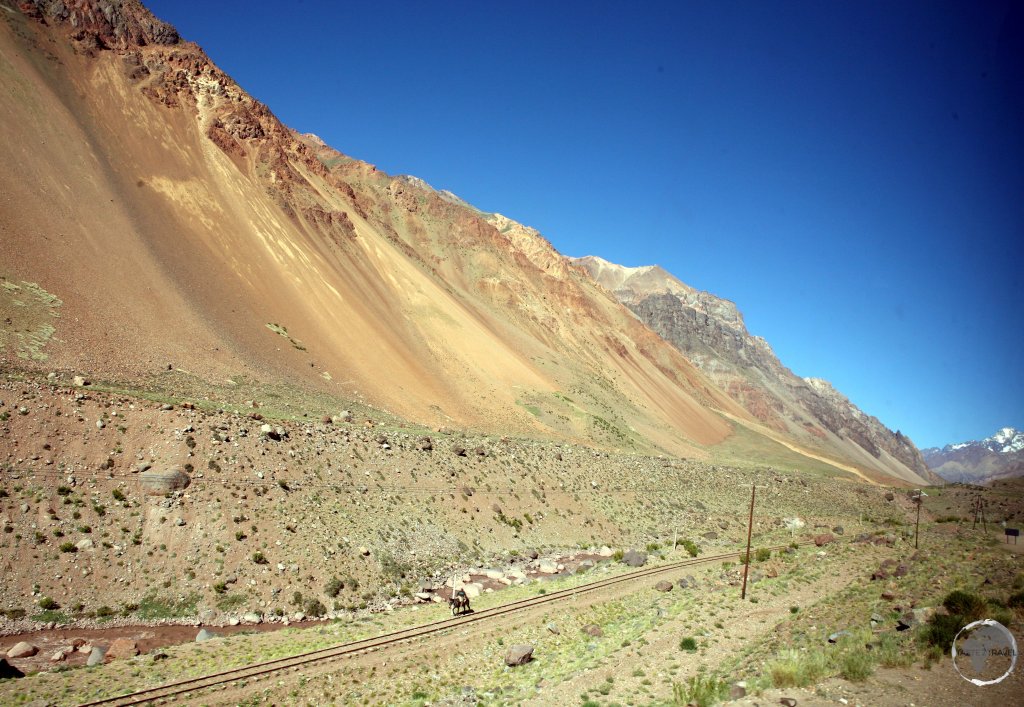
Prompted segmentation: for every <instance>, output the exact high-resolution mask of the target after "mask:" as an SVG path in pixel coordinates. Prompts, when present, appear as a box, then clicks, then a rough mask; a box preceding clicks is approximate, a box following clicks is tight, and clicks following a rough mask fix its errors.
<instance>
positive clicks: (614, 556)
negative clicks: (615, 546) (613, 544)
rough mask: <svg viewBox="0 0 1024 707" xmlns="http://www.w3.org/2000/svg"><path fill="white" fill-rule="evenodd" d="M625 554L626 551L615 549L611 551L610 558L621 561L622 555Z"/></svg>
mask: <svg viewBox="0 0 1024 707" xmlns="http://www.w3.org/2000/svg"><path fill="white" fill-rule="evenodd" d="M625 554H626V553H624V552H623V551H622V550H616V551H615V552H613V553H612V559H613V560H615V561H616V562H622V558H623V556H625Z"/></svg>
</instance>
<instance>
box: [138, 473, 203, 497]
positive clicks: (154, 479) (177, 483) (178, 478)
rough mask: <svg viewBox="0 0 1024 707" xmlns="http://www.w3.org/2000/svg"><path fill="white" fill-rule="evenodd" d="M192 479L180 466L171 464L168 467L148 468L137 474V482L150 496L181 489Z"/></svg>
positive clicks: (186, 486)
mask: <svg viewBox="0 0 1024 707" xmlns="http://www.w3.org/2000/svg"><path fill="white" fill-rule="evenodd" d="M190 483H192V479H191V478H190V477H189V475H188V474H186V473H185V470H184V469H182V468H181V467H180V466H172V467H170V468H168V469H149V470H148V471H144V472H142V473H141V474H139V484H141V485H142V490H143V491H145V492H146V493H147V494H149V495H151V496H163V495H164V494H168V493H173V492H174V491H181V490H182V489H185V488H188V485H189V484H190Z"/></svg>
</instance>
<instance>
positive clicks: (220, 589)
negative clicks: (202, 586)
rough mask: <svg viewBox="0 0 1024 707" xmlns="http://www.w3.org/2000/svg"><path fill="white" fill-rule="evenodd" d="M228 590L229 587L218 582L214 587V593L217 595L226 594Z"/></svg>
mask: <svg viewBox="0 0 1024 707" xmlns="http://www.w3.org/2000/svg"><path fill="white" fill-rule="evenodd" d="M227 590H228V585H227V584H226V583H225V582H217V583H215V584H214V585H213V591H214V592H215V593H217V594H224V593H225V592H227Z"/></svg>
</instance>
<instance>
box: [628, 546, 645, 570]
mask: <svg viewBox="0 0 1024 707" xmlns="http://www.w3.org/2000/svg"><path fill="white" fill-rule="evenodd" d="M622 562H623V564H625V565H627V566H629V567H643V566H644V565H646V564H647V553H646V552H640V551H639V550H627V551H626V552H625V554H623V555H622Z"/></svg>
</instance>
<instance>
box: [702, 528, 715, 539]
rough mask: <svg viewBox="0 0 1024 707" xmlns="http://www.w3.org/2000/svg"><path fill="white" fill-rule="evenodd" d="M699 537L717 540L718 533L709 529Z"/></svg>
mask: <svg viewBox="0 0 1024 707" xmlns="http://www.w3.org/2000/svg"><path fill="white" fill-rule="evenodd" d="M701 537H702V538H704V539H705V540H718V533H716V532H715V531H713V530H711V531H708V532H706V533H704V534H703V535H701Z"/></svg>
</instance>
